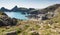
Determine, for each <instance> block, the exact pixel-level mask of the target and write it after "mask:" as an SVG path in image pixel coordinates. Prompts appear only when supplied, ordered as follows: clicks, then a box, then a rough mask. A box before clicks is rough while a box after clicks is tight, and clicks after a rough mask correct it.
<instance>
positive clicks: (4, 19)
mask: <svg viewBox="0 0 60 35" xmlns="http://www.w3.org/2000/svg"><path fill="white" fill-rule="evenodd" d="M16 24H17V19H15V18H10V17H8V16H7V15H6V14H5V13H2V12H0V26H9V25H10V26H13V25H16Z"/></svg>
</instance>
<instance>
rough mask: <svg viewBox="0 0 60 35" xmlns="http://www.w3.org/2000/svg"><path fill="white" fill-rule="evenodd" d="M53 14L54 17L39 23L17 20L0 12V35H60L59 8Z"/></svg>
mask: <svg viewBox="0 0 60 35" xmlns="http://www.w3.org/2000/svg"><path fill="white" fill-rule="evenodd" d="M54 12H55V14H57V15H56V16H54V17H52V18H50V19H46V20H41V21H32V20H19V19H16V18H10V17H9V16H7V15H6V14H5V13H3V12H0V35H60V7H58V8H56V9H55V10H54ZM55 14H54V15H55ZM46 15H48V14H46ZM6 22H7V23H6ZM1 24H2V25H1Z"/></svg>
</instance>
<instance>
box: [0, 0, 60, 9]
mask: <svg viewBox="0 0 60 35" xmlns="http://www.w3.org/2000/svg"><path fill="white" fill-rule="evenodd" d="M53 4H60V0H0V8H1V7H5V8H7V9H12V8H13V7H14V6H16V5H17V6H18V7H25V8H39V9H41V8H45V7H48V6H50V5H53Z"/></svg>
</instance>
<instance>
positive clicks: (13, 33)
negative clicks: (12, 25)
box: [6, 31, 17, 35]
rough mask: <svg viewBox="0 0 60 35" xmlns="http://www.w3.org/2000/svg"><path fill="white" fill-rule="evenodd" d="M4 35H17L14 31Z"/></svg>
mask: <svg viewBox="0 0 60 35" xmlns="http://www.w3.org/2000/svg"><path fill="white" fill-rule="evenodd" d="M6 35H17V32H16V31H11V32H7V33H6Z"/></svg>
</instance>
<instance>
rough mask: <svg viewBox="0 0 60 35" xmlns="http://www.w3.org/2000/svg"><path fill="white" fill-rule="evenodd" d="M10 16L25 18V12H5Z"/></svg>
mask: <svg viewBox="0 0 60 35" xmlns="http://www.w3.org/2000/svg"><path fill="white" fill-rule="evenodd" d="M5 13H6V14H7V15H8V16H9V17H11V18H17V19H23V20H27V19H28V18H27V17H26V16H27V14H21V13H20V12H5Z"/></svg>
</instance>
